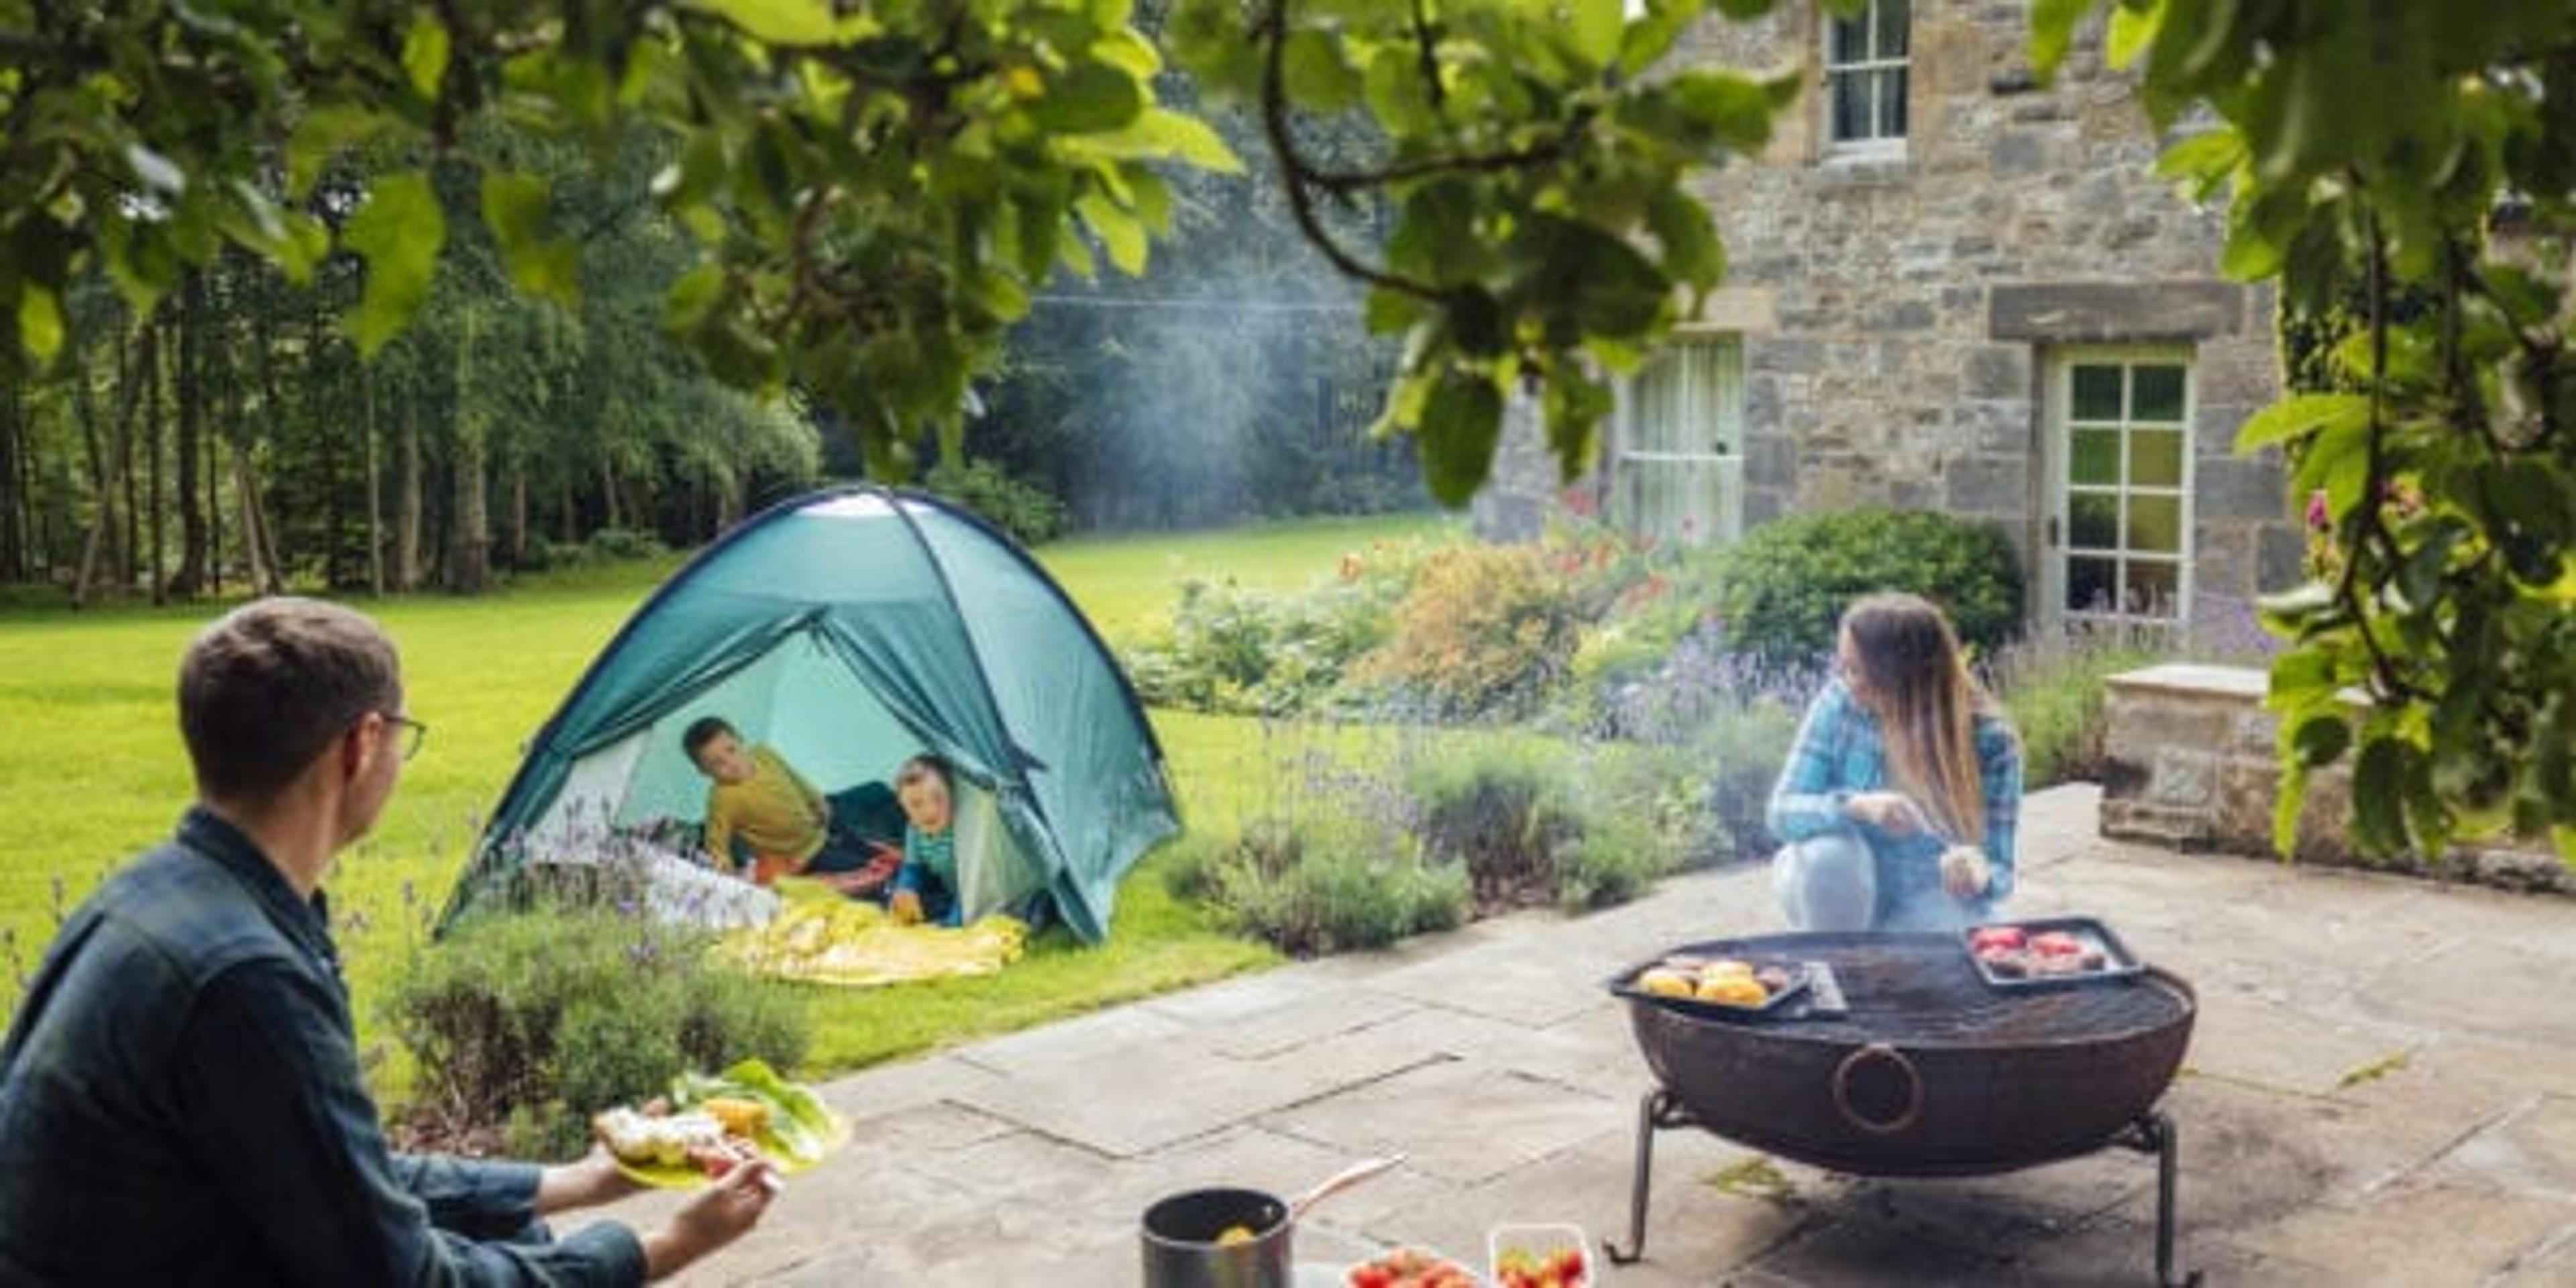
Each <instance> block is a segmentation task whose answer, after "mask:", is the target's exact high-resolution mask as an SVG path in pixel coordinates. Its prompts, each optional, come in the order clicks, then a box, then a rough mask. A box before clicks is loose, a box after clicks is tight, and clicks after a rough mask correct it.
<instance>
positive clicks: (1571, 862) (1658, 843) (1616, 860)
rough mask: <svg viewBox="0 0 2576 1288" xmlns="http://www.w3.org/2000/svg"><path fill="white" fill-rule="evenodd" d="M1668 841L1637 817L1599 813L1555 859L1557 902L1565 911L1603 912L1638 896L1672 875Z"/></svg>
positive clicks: (1672, 859) (1633, 815)
mask: <svg viewBox="0 0 2576 1288" xmlns="http://www.w3.org/2000/svg"><path fill="white" fill-rule="evenodd" d="M1674 859H1675V855H1674V853H1673V847H1672V845H1671V843H1670V842H1669V841H1667V840H1666V839H1665V838H1664V837H1663V836H1661V835H1659V834H1658V833H1657V831H1656V829H1655V827H1654V825H1653V823H1652V822H1651V821H1650V820H1649V819H1648V818H1646V817H1644V816H1642V815H1639V814H1632V813H1627V812H1624V811H1620V812H1611V813H1605V814H1603V815H1601V816H1599V817H1596V818H1594V819H1593V820H1592V821H1591V822H1590V823H1588V824H1587V825H1586V826H1585V829H1584V832H1583V835H1582V836H1581V837H1579V838H1577V839H1576V840H1575V841H1574V843H1573V844H1571V845H1569V846H1567V847H1566V848H1565V851H1564V852H1563V854H1562V856H1561V858H1560V870H1559V872H1558V875H1557V896H1556V897H1557V902H1558V903H1560V904H1563V905H1564V906H1566V907H1568V908H1575V909H1587V908H1607V907H1610V906H1611V905H1613V904H1621V903H1626V902H1627V901H1629V900H1631V899H1634V898H1636V897H1637V896H1638V895H1641V894H1644V893H1645V892H1646V890H1647V888H1648V887H1650V886H1652V885H1653V884H1654V883H1655V880H1656V878H1658V877H1661V876H1663V875H1664V874H1665V873H1668V872H1670V871H1672V870H1673V867H1674Z"/></svg>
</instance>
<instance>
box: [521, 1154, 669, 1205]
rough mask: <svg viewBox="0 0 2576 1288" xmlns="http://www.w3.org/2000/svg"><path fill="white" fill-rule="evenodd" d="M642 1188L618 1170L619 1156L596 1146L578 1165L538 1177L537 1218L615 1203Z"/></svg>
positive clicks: (560, 1168)
mask: <svg viewBox="0 0 2576 1288" xmlns="http://www.w3.org/2000/svg"><path fill="white" fill-rule="evenodd" d="M643 1188H644V1186H643V1184H642V1183H641V1182H638V1181H637V1180H636V1179H635V1178H634V1177H631V1176H628V1175H627V1174H626V1173H625V1172H623V1171H621V1170H619V1168H618V1166H617V1156H616V1155H614V1154H611V1153H609V1152H608V1147H607V1146H606V1145H599V1144H594V1145H592V1146H591V1147H590V1152H589V1153H587V1154H584V1155H582V1156H581V1159H580V1160H579V1161H577V1162H571V1163H566V1164H563V1165H562V1166H560V1167H549V1168H547V1169H546V1170H545V1171H544V1172H543V1173H542V1174H541V1175H539V1176H538V1178H537V1215H539V1216H545V1215H548V1214H550V1213H554V1212H562V1211H565V1210H568V1209H571V1208H586V1207H597V1206H599V1205H600V1204H602V1203H614V1202H616V1201H617V1200H619V1199H622V1198H625V1197H626V1196H627V1195H629V1194H633V1193H636V1192H637V1191H639V1190H642V1189H643Z"/></svg>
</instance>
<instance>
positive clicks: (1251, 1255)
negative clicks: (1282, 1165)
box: [1143, 1158, 1404, 1288]
mask: <svg viewBox="0 0 2576 1288" xmlns="http://www.w3.org/2000/svg"><path fill="white" fill-rule="evenodd" d="M1402 1161H1404V1160H1403V1159H1401V1158H1372V1159H1369V1160H1368V1161H1366V1162H1362V1163H1355V1164H1352V1165H1351V1166H1349V1167H1347V1168H1344V1169H1342V1170H1341V1171H1339V1172H1337V1173H1335V1174H1333V1175H1332V1176H1331V1177H1328V1178H1326V1179H1325V1180H1324V1181H1323V1182H1321V1183H1320V1184H1317V1185H1316V1186H1315V1187H1314V1188H1313V1189H1310V1190H1308V1191H1306V1192H1305V1193H1303V1194H1300V1195H1298V1196H1297V1197H1296V1198H1295V1199H1294V1200H1292V1201H1286V1202H1283V1201H1281V1200H1280V1199H1279V1197H1278V1196H1276V1195H1273V1194H1269V1193H1266V1192H1264V1191H1261V1190H1250V1189H1241V1188H1235V1187H1217V1188H1211V1189H1202V1190H1185V1191H1183V1192H1181V1193H1179V1194H1174V1195H1172V1196H1170V1197H1168V1198H1164V1199H1160V1200H1157V1201H1156V1202H1155V1203H1154V1205H1153V1206H1151V1207H1149V1208H1146V1209H1145V1220H1144V1233H1143V1241H1144V1253H1145V1288H1294V1285H1295V1283H1296V1279H1297V1256H1296V1238H1295V1236H1296V1227H1297V1218H1299V1217H1301V1216H1303V1215H1305V1213H1306V1209H1308V1208H1310V1207H1312V1206H1314V1205H1315V1204H1316V1203H1317V1202H1318V1201H1320V1200H1322V1199H1323V1198H1324V1197H1325V1196H1327V1195H1331V1194H1337V1193H1339V1192H1341V1191H1342V1190H1343V1189H1344V1188H1346V1187H1348V1186H1352V1185H1356V1184H1358V1183H1360V1182H1361V1181H1364V1180H1367V1179H1368V1178H1370V1177H1372V1176H1375V1175H1377V1174H1378V1173H1380V1172H1383V1171H1385V1170H1387V1169H1388V1168H1391V1167H1394V1166H1395V1165H1396V1164H1398V1163H1400V1162H1402ZM1228 1231H1241V1232H1242V1233H1241V1234H1238V1235H1237V1236H1236V1237H1235V1238H1234V1239H1232V1240H1231V1241H1228V1240H1226V1239H1225V1235H1226V1234H1227V1232H1228Z"/></svg>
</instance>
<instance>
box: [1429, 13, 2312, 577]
mask: <svg viewBox="0 0 2576 1288" xmlns="http://www.w3.org/2000/svg"><path fill="white" fill-rule="evenodd" d="M1819 21H1820V20H1819V18H1818V15H1817V6H1816V4H1815V0H1785V2H1784V3H1782V4H1781V5H1780V6H1779V8H1778V9H1777V10H1776V11H1775V12H1774V13H1773V14H1772V15H1771V16H1770V17H1768V18H1766V19H1763V20H1760V21H1757V22H1753V23H1731V22H1727V21H1724V20H1722V19H1717V18H1712V19H1710V20H1709V21H1707V22H1706V23H1704V24H1702V26H1701V27H1700V28H1698V29H1697V30H1695V31H1694V32H1693V33H1692V34H1691V36H1690V37H1688V38H1687V39H1686V41H1685V43H1684V45H1683V47H1682V49H1681V50H1680V51H1679V52H1678V54H1677V58H1680V59H1683V60H1687V61H1689V62H1692V63H1696V64H1708V65H1717V66H1726V67H1734V68H1740V69H1744V70H1748V71H1767V70H1773V69H1777V68H1781V67H1783V66H1788V65H1796V66H1799V67H1801V68H1803V69H1804V70H1805V71H1806V73H1807V75H1808V83H1809V85H1810V86H1811V89H1810V92H1809V93H1808V94H1807V95H1806V96H1805V99H1804V100H1803V101H1802V102H1801V103H1799V104H1798V105H1797V106H1796V107H1795V108H1794V109H1792V110H1791V111H1790V112H1789V113H1787V114H1786V116H1785V117H1784V118H1783V121H1782V129H1781V131H1780V133H1779V135H1778V137H1776V138H1775V140H1774V143H1773V146H1772V147H1771V148H1770V149H1769V151H1768V152H1767V153H1766V154H1765V155H1764V156H1762V157H1760V158H1758V159H1744V160H1739V161H1735V162H1730V163H1729V164H1727V165H1724V166H1722V167H1719V168H1717V169H1715V170H1712V171H1710V172H1708V173H1707V174H1706V175H1704V176H1703V177H1702V178H1701V179H1699V180H1698V181H1697V188H1698V191H1699V193H1700V195H1701V196H1702V197H1703V198H1704V199H1705V200H1706V201H1707V202H1708V203H1709V205H1710V206H1711V207H1712V209H1714V210H1715V212H1716V214H1717V222H1718V227H1719V231H1720V233H1721V235H1722V236H1723V237H1724V239H1725V241H1726V245H1727V250H1728V258H1729V261H1730V263H1731V266H1732V267H1731V270H1730V275H1729V278H1728V286H1729V287H1730V288H1731V291H1730V293H1731V294H1739V295H1741V294H1752V295H1757V296H1760V297H1763V298H1762V299H1761V300H1760V303H1761V305H1762V307H1761V308H1760V309H1757V310H1754V311H1755V312H1759V313H1764V314H1767V315H1768V316H1769V317H1770V318H1772V319H1773V321H1774V325H1773V326H1772V327H1770V328H1769V329H1766V330H1749V331H1746V332H1745V333H1744V335H1745V357H1746V374H1747V390H1746V398H1747V407H1746V411H1747V415H1746V422H1747V426H1748V432H1747V438H1746V442H1745V445H1744V450H1745V452H1746V461H1745V481H1746V498H1745V500H1746V519H1747V521H1748V523H1759V522H1762V521H1765V520H1768V519H1771V518H1774V517H1777V516H1780V515H1783V514H1787V513H1791V512H1795V511H1806V510H1816V509H1830V508H1840V507H1847V506H1851V505H1855V504H1863V503H1876V504H1892V505H1897V506H1903V507H1908V508H1928V509H1942V510H1948V511H1951V512H1953V513H1957V514H1961V515H1965V516H1970V517H1976V518H1982V519H1989V520H1993V521H1996V522H1998V523H2001V524H2003V525H2004V526H2005V528H2006V530H2007V531H2008V532H2010V533H2011V534H2012V535H2013V536H2014V538H2015V540H2016V542H2017V544H2018V545H2019V546H2020V548H2021V549H2022V550H2023V551H2024V553H2025V555H2026V556H2031V557H2033V559H2034V563H2033V570H2034V572H2035V571H2036V567H2037V565H2036V551H2037V550H2038V549H2039V545H2040V543H2041V542H2042V541H2043V540H2044V530H2043V522H2042V516H2043V515H2044V513H2045V509H2046V505H2045V502H2046V496H2047V490H2046V488H2047V479H2046V477H2045V472H2044V471H2045V466H2044V465H2043V463H2042V452H2043V437H2044V433H2045V428H2046V427H2045V426H2044V424H2043V423H2042V402H2041V398H2042V380H2043V378H2044V373H2045V370H2046V363H2047V362H2048V360H2049V358H2050V356H2051V354H2052V353H2054V352H2056V351H2058V350H2059V349H2060V347H2062V346H2070V345H2094V344H2141V345H2145V344H2178V345H2188V346H2190V347H2191V348H2192V350H2193V354H2194V380H2195V383H2196V398H2197V421H2196V424H2195V426H2194V439H2195V443H2196V449H2195V453H2194V457H2195V461H2194V468H2195V471H2196V487H2195V499H2194V509H2195V515H2194V538H2195V548H2196V564H2195V569H2194V581H2195V583H2196V590H2197V592H2198V593H2199V594H2201V595H2203V596H2209V595H2223V596H2229V597H2235V598H2244V597H2250V596H2251V595H2252V594H2253V593H2255V592H2256V590H2257V589H2258V587H2267V586H2278V585H2281V584H2285V583H2286V582H2289V581H2291V580H2295V576H2296V573H2297V569H2298V563H2299V558H2300V553H2301V544H2300V537H2299V533H2298V532H2297V530H2296V527H2295V525H2294V524H2293V523H2291V522H2289V521H2288V519H2289V515H2290V509H2289V506H2288V503H2287V498H2286V497H2285V496H2284V492H2283V483H2282V477H2281V472H2280V468H2279V465H2278V462H2277V460H2276V459H2246V458H2240V457H2238V456H2236V455H2235V454H2234V452H2233V450H2232V440H2233V439H2234V436H2235V432H2236V428H2237V425H2238V424H2239V423H2240V422H2241V421H2242V420H2243V419H2244V418H2245V417H2246V416H2247V415H2248V414H2249V413H2250V412H2251V411H2252V410H2254V409H2255V408H2257V407H2260V406H2262V405H2263V404H2265V403H2268V402H2270V401H2271V400H2272V399H2273V398H2274V396H2275V390H2276V388H2277V383H2276V382H2277V379H2278V376H2277V365H2276V361H2275V358H2274V344H2273V331H2272V305H2271V299H2270V295H2269V293H2268V291H2265V290H2261V289H2248V288H2245V287H2241V286H2238V285H2236V284H2234V283H2230V282H2226V281H2224V280H2221V279H2220V278H2219V276H2218V273H2217V270H2216V266H2217V263H2218V254H2219V248H2220V245H2221V242H2222V239H2223V236H2224V232H2225V224H2224V214H2223V211H2221V210H2218V209H2210V210H2199V209H2195V208H2193V207H2191V206H2190V205H2189V204H2187V203H2186V202H2184V201H2183V200H2182V199H2181V198H2180V197H2179V196H2178V195H2177V194H2176V193H2175V192H2174V191H2173V190H2172V187H2171V185H2170V184H2169V183H2167V182H2166V181H2164V180H2161V179H2159V178H2157V177H2156V176H2155V174H2154V163H2155V159H2156V157H2157V155H2158V153H2159V151H2160V143H2159V140H2158V139H2157V138H2156V136H2155V134H2154V132H2153V130H2152V128H2151V126H2150V125H2149V123H2148V121H2147V119H2146V117H2145V114H2144V112H2143V111H2142V110H2141V109H2140V108H2139V107H2138V105H2137V103H2136V101H2135V98H2134V96H2133V95H2132V93H2131V91H2130V87H2129V85H2128V83H2127V81H2126V80H2125V78H2123V77H2120V76H2117V75H2113V74H2109V73H2106V72H2105V71H2104V70H2103V68H2102V67H2101V65H2100V60H2099V57H2098V54H2096V53H2095V52H2094V51H2093V47H2092V46H2090V45H2088V46H2086V47H2081V48H2079V49H2078V51H2077V52H2076V54H2075V56H2074V57H2073V59H2072V60H2071V61H2070V65H2069V66H2068V67H2067V68H2066V69H2065V71H2064V72H2062V73H2061V75H2060V77H2059V79H2058V82H2057V83H2056V84H2055V85H2054V86H2053V87H2052V88H2048V89H2045V90H2043V89H2038V88H2034V87H2033V86H2032V82H2031V77H2030V75H2029V72H2028V68H2027V65H2026V62H2025V60H2024V57H2023V49H2024V42H2025V40H2026V39H2027V32H2028V5H2027V4H2026V3H2023V2H2022V0H1916V3H1915V5H1914V21H1913V28H1912V50H1911V61H1912V69H1911V73H1910V74H1911V77H1912V89H1911V92H1910V94H1909V102H1910V113H1909V116H1910V121H1909V135H1910V137H1909V138H1908V140H1907V144H1906V150H1905V153H1904V156H1903V157H1902V158H1901V159H1890V160H1861V159H1852V158H1846V157H1840V156H1835V155H1831V154H1830V153H1829V150H1828V149H1827V147H1826V146H1825V143H1824V141H1823V139H1822V135H1823V129H1824V119H1823V107H1822V104H1821V99H1820V96H1819V95H1818V94H1817V93H1815V92H1814V91H1813V89H1812V87H1813V86H1814V85H1815V84H1816V80H1817V63H1818V57H1819V49H1820V47H1821V46H1820V42H1819V40H1818V32H1819ZM1519 411H1520V414H1519V415H1518V416H1517V417H1516V423H1515V424H1514V425H1513V426H1512V428H1511V435H1510V438H1511V439H1512V440H1513V446H1511V447H1507V449H1506V453H1505V457H1504V461H1503V464H1504V467H1505V468H1504V470H1503V471H1500V472H1498V482H1497V484H1496V485H1495V487H1494V489H1493V490H1494V492H1495V497H1494V499H1493V500H1492V501H1491V502H1489V503H1487V504H1486V505H1484V506H1482V507H1480V518H1481V519H1485V520H1488V521H1489V526H1490V527H1491V528H1492V530H1496V531H1501V530H1503V527H1502V521H1504V520H1506V519H1518V520H1521V521H1523V522H1526V521H1527V518H1528V515H1529V514H1530V513H1531V512H1532V510H1533V508H1534V507H1537V506H1540V505H1541V504H1542V502H1540V501H1539V500H1536V498H1544V497H1546V496H1547V495H1548V494H1549V493H1551V492H1552V491H1553V490H1554V487H1555V483H1556V479H1555V477H1554V475H1553V473H1552V468H1553V464H1552V462H1549V461H1548V460H1547V459H1546V457H1545V453H1543V452H1537V451H1533V450H1531V442H1532V436H1533V434H1534V426H1533V425H1532V424H1531V423H1530V422H1531V420H1532V418H1531V417H1530V416H1529V415H1528V412H1527V409H1525V408H1524V409H1519ZM1540 465H1545V466H1547V467H1548V469H1547V470H1538V469H1536V468H1535V467H1537V466H1540ZM2036 584H2037V583H2036V580H2034V585H2036Z"/></svg>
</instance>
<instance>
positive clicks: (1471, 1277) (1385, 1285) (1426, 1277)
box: [1342, 1248, 1476, 1288]
mask: <svg viewBox="0 0 2576 1288" xmlns="http://www.w3.org/2000/svg"><path fill="white" fill-rule="evenodd" d="M1342 1283H1343V1284H1344V1285H1345V1288H1476V1275H1475V1272H1473V1271H1471V1270H1469V1269H1467V1268H1466V1267H1465V1266H1462V1265H1459V1264H1458V1263H1457V1262H1455V1261H1451V1260H1450V1259H1448V1258H1447V1257H1443V1256H1440V1255H1438V1254H1436V1253H1430V1252H1424V1251H1422V1250H1421V1249H1419V1248H1398V1249H1396V1250H1395V1251H1393V1252H1390V1253H1387V1254H1386V1255H1384V1256H1378V1257H1371V1258H1369V1259H1368V1260H1366V1261H1363V1262H1361V1263H1359V1264H1358V1265H1356V1266H1353V1267H1351V1268H1350V1269H1349V1270H1346V1271H1344V1272H1342Z"/></svg>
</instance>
